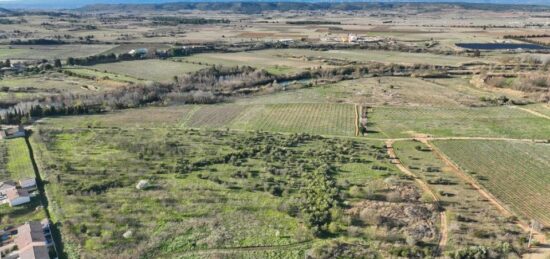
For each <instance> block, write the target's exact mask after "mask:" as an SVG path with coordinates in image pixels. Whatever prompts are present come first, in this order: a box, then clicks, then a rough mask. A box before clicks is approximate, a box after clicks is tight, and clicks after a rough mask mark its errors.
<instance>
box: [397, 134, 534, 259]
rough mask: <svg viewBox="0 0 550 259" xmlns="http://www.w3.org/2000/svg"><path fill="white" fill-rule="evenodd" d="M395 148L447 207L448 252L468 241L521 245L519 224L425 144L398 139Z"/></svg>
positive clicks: (399, 155) (488, 245)
mask: <svg viewBox="0 0 550 259" xmlns="http://www.w3.org/2000/svg"><path fill="white" fill-rule="evenodd" d="M449 143H452V142H449ZM393 147H394V150H395V152H396V154H397V156H398V158H399V160H400V161H401V162H402V163H403V165H404V166H406V167H407V168H408V169H409V170H410V171H412V172H413V173H414V174H415V175H416V176H417V177H419V178H420V179H422V180H423V181H425V182H427V183H428V184H429V186H430V188H431V189H432V190H434V192H435V193H436V195H437V196H438V197H439V199H440V203H441V205H442V206H443V207H444V208H445V212H446V216H447V224H448V226H449V228H448V230H449V242H448V245H447V247H446V250H447V251H449V250H453V249H454V248H457V247H464V246H468V245H469V244H476V245H484V246H487V247H491V246H494V245H495V239H496V240H501V241H506V242H509V243H512V244H514V245H516V246H518V247H520V246H522V245H523V244H521V243H518V239H519V237H520V236H522V235H519V234H517V233H520V232H519V229H518V227H517V226H516V225H515V224H514V223H513V222H510V221H509V220H508V219H507V218H504V217H502V216H501V214H500V212H499V211H498V210H497V209H496V208H495V207H494V206H493V205H492V204H490V203H489V202H488V201H486V200H482V199H480V198H479V193H478V192H477V190H475V189H472V188H471V186H470V185H469V184H468V183H467V182H465V181H464V180H462V179H461V178H459V177H458V176H457V175H456V174H455V173H454V172H452V170H451V169H450V168H448V167H447V166H446V165H445V164H444V162H443V161H441V160H440V159H439V158H438V157H437V156H436V155H435V154H434V153H433V152H432V151H431V150H430V149H429V148H428V147H427V146H426V145H424V144H422V143H420V142H417V141H397V142H395V143H394V144H393ZM514 232H515V233H516V234H512V233H514ZM485 236H492V237H493V238H490V239H488V238H486V237H485Z"/></svg>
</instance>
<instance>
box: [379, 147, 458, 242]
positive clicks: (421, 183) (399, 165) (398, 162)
mask: <svg viewBox="0 0 550 259" xmlns="http://www.w3.org/2000/svg"><path fill="white" fill-rule="evenodd" d="M393 142H394V141H393V140H387V141H386V147H387V149H388V155H389V156H390V159H391V160H392V161H393V163H394V164H395V166H397V168H398V169H399V170H400V171H401V172H403V173H404V174H406V175H408V176H410V177H412V178H413V179H414V181H415V182H416V183H417V184H418V186H420V188H421V189H422V191H424V192H425V193H428V194H429V195H430V196H431V197H432V199H433V200H434V201H435V202H439V201H440V199H439V197H438V196H437V195H436V194H435V192H434V191H433V190H432V189H431V188H430V186H429V185H428V184H427V183H426V182H424V181H423V180H422V179H420V178H419V177H417V176H416V174H415V173H413V172H412V171H411V170H409V169H408V168H407V167H405V166H404V165H403V164H402V163H401V160H399V158H397V155H396V154H395V150H394V149H393ZM439 218H440V222H441V229H440V236H439V243H438V247H439V251H440V252H441V251H442V248H443V247H445V246H446V245H447V240H448V228H447V215H446V213H445V211H441V212H440V213H439Z"/></svg>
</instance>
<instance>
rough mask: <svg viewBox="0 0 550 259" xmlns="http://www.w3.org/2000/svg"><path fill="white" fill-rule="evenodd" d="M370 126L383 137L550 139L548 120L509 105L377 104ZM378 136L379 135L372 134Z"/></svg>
mask: <svg viewBox="0 0 550 259" xmlns="http://www.w3.org/2000/svg"><path fill="white" fill-rule="evenodd" d="M369 122H370V126H369V127H370V128H371V129H372V130H374V131H378V132H379V133H382V134H383V135H384V136H387V137H391V138H397V137H411V136H414V135H415V134H418V133H424V134H429V135H432V136H435V137H451V136H453V137H502V138H525V139H547V138H548V137H549V134H548V132H550V124H548V120H547V119H544V118H540V117H537V116H535V115H532V114H529V113H527V112H525V111H521V110H519V109H512V108H509V107H502V106H501V107H487V108H431V107H401V108H397V107H377V108H374V109H373V112H372V113H371V117H370V120H369ZM373 136H376V135H373Z"/></svg>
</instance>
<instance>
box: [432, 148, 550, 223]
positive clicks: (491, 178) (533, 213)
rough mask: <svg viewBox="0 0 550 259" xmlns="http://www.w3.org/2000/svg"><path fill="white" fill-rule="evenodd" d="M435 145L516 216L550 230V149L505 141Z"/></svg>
mask: <svg viewBox="0 0 550 259" xmlns="http://www.w3.org/2000/svg"><path fill="white" fill-rule="evenodd" d="M435 144H436V145H437V147H438V148H440V149H441V151H443V152H444V153H445V154H446V155H447V156H448V157H449V158H450V159H451V160H452V161H454V162H455V163H456V164H457V165H458V166H460V167H461V168H462V169H463V170H464V171H465V172H466V173H468V174H470V175H471V176H472V178H474V179H476V180H477V181H478V182H479V183H480V184H481V185H483V186H484V187H485V188H487V190H489V191H490V192H491V193H492V194H494V195H495V196H496V197H497V198H498V199H500V200H501V201H503V202H504V203H505V204H506V205H508V206H509V207H510V208H512V209H513V210H514V211H515V212H516V213H518V214H519V215H522V216H523V217H524V218H525V219H536V220H538V221H539V222H541V223H543V224H544V225H546V226H550V202H549V200H548V193H550V175H549V174H548V168H549V167H550V159H548V158H549V157H550V147H549V146H548V145H546V144H531V143H522V142H505V141H436V142H435ZM472 154H478V155H476V156H472Z"/></svg>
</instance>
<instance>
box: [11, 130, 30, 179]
mask: <svg viewBox="0 0 550 259" xmlns="http://www.w3.org/2000/svg"><path fill="white" fill-rule="evenodd" d="M5 142H6V145H7V149H8V164H7V170H8V172H9V174H10V176H11V179H12V180H14V181H18V180H21V179H23V178H35V173H34V168H33V166H32V162H31V158H30V154H29V149H28V147H27V143H26V142H25V139H24V138H16V139H10V140H5Z"/></svg>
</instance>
